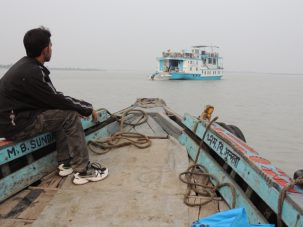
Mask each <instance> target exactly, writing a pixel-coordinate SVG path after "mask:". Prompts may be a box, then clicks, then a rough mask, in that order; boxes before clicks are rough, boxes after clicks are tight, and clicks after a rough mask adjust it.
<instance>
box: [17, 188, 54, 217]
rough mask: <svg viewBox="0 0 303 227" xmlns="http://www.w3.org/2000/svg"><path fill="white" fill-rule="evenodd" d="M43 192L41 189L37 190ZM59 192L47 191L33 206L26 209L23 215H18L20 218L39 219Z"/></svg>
mask: <svg viewBox="0 0 303 227" xmlns="http://www.w3.org/2000/svg"><path fill="white" fill-rule="evenodd" d="M35 190H41V189H35ZM56 192H57V191H54V190H47V191H43V192H42V193H41V194H40V196H39V197H37V198H36V199H35V200H34V201H33V202H32V203H31V205H30V206H29V207H28V208H27V209H25V210H24V211H23V212H22V213H21V214H19V215H18V218H21V219H27V220H28V219H29V220H35V219H37V218H38V217H39V215H40V213H41V212H42V211H43V209H44V207H45V206H46V205H47V204H48V202H49V201H50V200H51V199H52V198H53V197H54V195H55V193H56Z"/></svg>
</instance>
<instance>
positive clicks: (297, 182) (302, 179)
mask: <svg viewBox="0 0 303 227" xmlns="http://www.w3.org/2000/svg"><path fill="white" fill-rule="evenodd" d="M295 185H303V176H301V177H298V178H297V179H295V180H292V181H291V182H290V183H289V184H287V185H285V186H284V188H283V189H282V190H281V191H280V194H279V200H278V215H277V224H278V227H282V226H283V224H282V207H283V202H284V199H285V197H286V192H287V191H288V190H289V189H291V188H293V187H294V186H295Z"/></svg>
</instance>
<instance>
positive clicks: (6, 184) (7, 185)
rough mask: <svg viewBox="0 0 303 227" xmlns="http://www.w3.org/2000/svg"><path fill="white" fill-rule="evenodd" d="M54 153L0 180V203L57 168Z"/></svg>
mask: <svg viewBox="0 0 303 227" xmlns="http://www.w3.org/2000/svg"><path fill="white" fill-rule="evenodd" d="M57 165H58V164H57V160H56V152H53V153H51V154H48V155H47V156H45V157H43V158H40V159H39V160H37V161H36V162H34V163H32V164H30V165H27V166H25V167H23V168H21V169H20V170H18V171H16V172H14V173H12V174H10V175H9V176H7V177H5V178H2V179H1V180H0V202H1V201H3V200H5V199H7V198H8V197H10V196H11V195H13V194H15V193H16V192H18V191H20V190H22V189H23V188H25V187H27V186H29V185H30V184H32V183H33V182H35V181H37V180H39V179H41V177H43V176H44V175H46V174H48V173H49V172H51V171H53V170H54V169H55V168H56V167H57Z"/></svg>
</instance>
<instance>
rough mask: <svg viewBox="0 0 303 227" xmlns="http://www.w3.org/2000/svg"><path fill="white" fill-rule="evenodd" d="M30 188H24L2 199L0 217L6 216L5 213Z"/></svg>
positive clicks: (28, 191)
mask: <svg viewBox="0 0 303 227" xmlns="http://www.w3.org/2000/svg"><path fill="white" fill-rule="evenodd" d="M28 193H30V190H28V189H25V190H22V191H20V192H19V193H17V194H16V195H14V196H12V197H11V198H9V199H7V200H5V201H3V202H2V203H1V205H0V219H1V218H5V217H7V214H8V213H9V212H10V211H11V210H12V209H13V208H14V207H15V206H16V205H17V204H18V203H19V202H20V201H21V200H22V199H23V198H24V197H25V196H26V195H27V194H28Z"/></svg>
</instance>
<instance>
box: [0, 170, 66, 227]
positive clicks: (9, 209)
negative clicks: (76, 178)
mask: <svg viewBox="0 0 303 227" xmlns="http://www.w3.org/2000/svg"><path fill="white" fill-rule="evenodd" d="M57 174H58V173H57V171H55V172H53V173H51V174H49V175H47V176H46V177H44V178H42V179H41V182H40V184H39V185H38V186H30V187H28V189H25V190H22V191H20V192H19V193H17V194H16V195H14V196H12V197H10V198H9V199H7V200H5V201H4V202H2V203H0V226H1V227H14V226H31V224H32V223H33V222H34V221H35V220H36V219H37V217H38V216H39V215H40V213H41V212H42V210H43V209H44V207H45V206H46V205H47V203H48V202H49V201H50V200H51V199H52V198H53V196H54V195H55V193H56V192H57V190H59V187H60V184H58V182H61V181H62V180H63V179H64V178H62V177H60V176H58V175H57ZM54 189H56V190H54Z"/></svg>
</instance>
